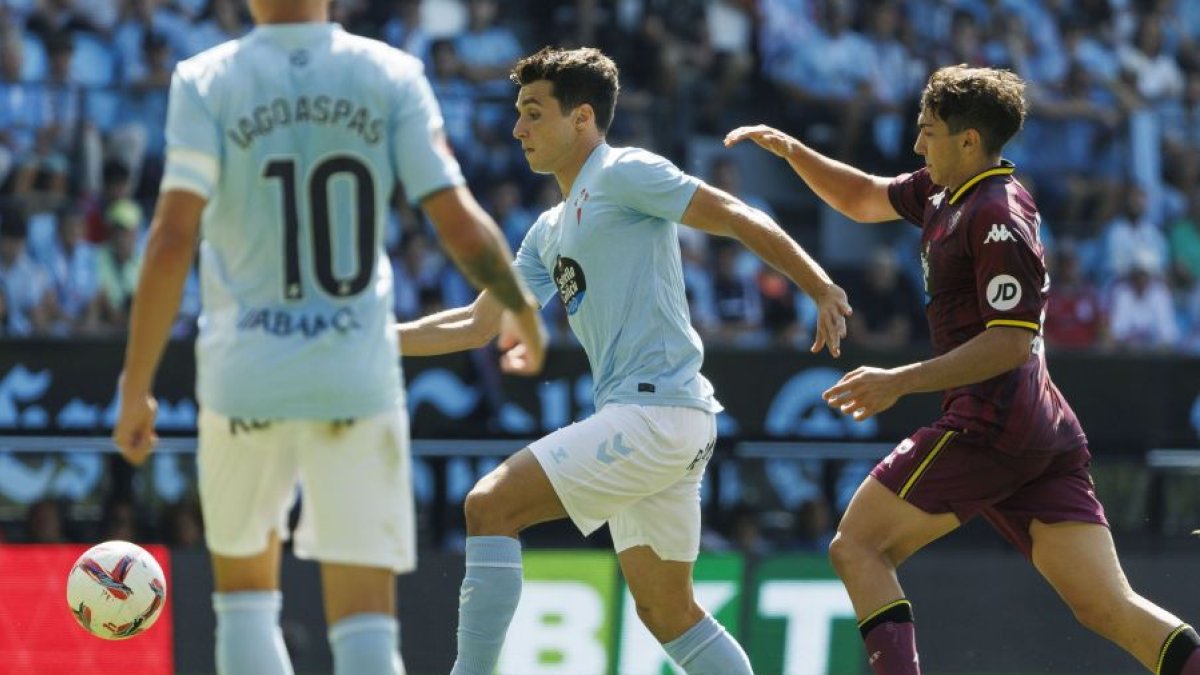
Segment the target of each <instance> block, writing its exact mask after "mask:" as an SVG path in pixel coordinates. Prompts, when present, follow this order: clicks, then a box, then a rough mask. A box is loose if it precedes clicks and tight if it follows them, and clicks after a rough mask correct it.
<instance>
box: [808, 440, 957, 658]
mask: <svg viewBox="0 0 1200 675" xmlns="http://www.w3.org/2000/svg"><path fill="white" fill-rule="evenodd" d="M955 436H956V434H955V432H953V431H948V430H945V429H934V428H926V429H921V430H919V431H918V432H916V433H915V434H913V435H912V436H911V437H910V438H909V439H906V440H905V441H904V442H902V443H900V444H899V445H898V446H896V448H895V449H894V450H893V451H892V453H891V454H890V455H888V456H887V457H886V458H884V460H883V461H881V462H880V463H879V464H878V465H877V466H876V467H875V469H874V470H873V471H872V472H871V475H870V476H868V477H867V478H866V479H865V480H864V481H863V483H862V485H860V486H859V488H858V491H857V492H855V494H854V497H853V498H852V499H851V500H850V505H849V506H848V507H847V508H846V513H845V515H844V516H843V517H842V520H841V522H840V523H839V524H838V531H837V534H836V535H835V536H834V538H833V541H832V542H831V543H830V545H829V559H830V562H831V563H832V564H833V568H834V570H835V571H836V572H837V574H838V576H839V577H840V578H841V579H842V583H843V584H844V585H845V587H846V592H847V593H848V594H849V595H850V600H851V602H852V603H853V605H854V612H855V615H856V616H857V618H858V622H859V631H860V633H861V634H862V637H863V641H864V642H865V644H866V648H867V658H868V661H869V663H870V664H871V668H872V670H873V672H875V673H877V674H879V675H885V674H886V675H900V674H903V675H910V674H914V673H919V672H920V665H919V659H918V657H917V648H916V631H915V626H914V622H913V612H912V605H911V603H910V602H909V601H908V599H907V598H906V597H905V595H904V590H903V588H901V586H900V581H899V579H898V578H897V576H896V568H897V567H899V565H900V564H901V563H902V562H904V561H905V560H906V559H908V557H909V556H911V555H912V554H913V553H915V552H916V551H918V550H920V549H921V548H922V547H924V546H925V545H926V544H929V543H930V542H932V541H934V540H936V539H938V538H939V537H942V536H944V535H946V534H947V533H949V532H951V531H953V530H954V529H956V528H957V527H958V526H959V524H960V520H959V517H958V516H957V515H956V514H955V513H953V512H951V511H949V509H948V508H946V507H945V506H943V504H944V503H945V502H944V501H942V500H941V499H940V498H938V499H935V495H938V494H939V493H945V492H946V491H947V490H948V489H949V486H950V485H952V484H953V483H954V481H955V479H956V478H957V477H958V476H959V474H960V473H961V471H962V470H961V469H960V468H959V466H958V464H959V461H960V458H958V457H954V456H953V455H950V454H948V450H949V449H951V448H952V447H953V446H954V441H955ZM948 457H949V459H948ZM918 488H919V489H918Z"/></svg>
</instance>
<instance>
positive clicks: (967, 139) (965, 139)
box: [960, 129, 983, 150]
mask: <svg viewBox="0 0 1200 675" xmlns="http://www.w3.org/2000/svg"><path fill="white" fill-rule="evenodd" d="M960 142H961V143H962V149H963V150H970V149H971V148H979V147H982V143H983V138H982V137H981V136H980V135H979V131H978V130H977V129H967V130H966V131H965V132H964V133H963V135H962V140H961V141H960Z"/></svg>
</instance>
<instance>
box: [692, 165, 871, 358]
mask: <svg viewBox="0 0 1200 675" xmlns="http://www.w3.org/2000/svg"><path fill="white" fill-rule="evenodd" d="M683 224H684V225H688V226H689V227H694V228H696V229H698V230H703V231H705V232H708V233H709V234H715V235H719V236H723V237H734V238H736V239H738V240H739V241H741V242H742V243H743V244H745V245H746V247H747V248H749V249H750V250H751V251H754V253H755V254H756V255H758V257H759V258H762V259H763V260H764V261H765V262H766V263H767V264H769V265H771V266H772V267H774V268H775V269H777V270H779V271H780V272H782V273H783V274H784V275H786V276H787V277H788V278H789V279H791V280H792V282H793V283H795V284H796V285H797V286H799V287H800V289H801V290H803V291H804V292H805V293H807V294H808V297H810V298H812V299H813V301H815V302H816V303H817V327H816V337H815V339H814V341H813V345H812V351H813V352H814V353H815V352H819V351H821V349H822V348H823V347H828V348H829V353H830V354H832V355H833V356H840V355H841V342H842V338H844V337H846V317H847V316H850V314H851V313H852V310H851V309H850V303H849V302H847V300H846V292H845V291H843V290H842V289H841V288H840V287H839V286H838V285H837V284H835V283H833V280H832V279H830V277H829V275H828V274H827V273H826V272H825V270H824V269H822V268H821V265H819V264H818V263H817V261H816V260H813V258H812V256H810V255H808V253H807V252H806V251H805V250H804V249H803V248H801V247H800V244H797V243H796V241H795V240H794V239H792V238H791V237H789V236H788V234H787V233H786V232H784V231H783V228H781V227H779V224H778V223H776V222H775V221H774V220H772V219H771V217H770V216H768V215H767V214H765V213H763V212H762V211H759V210H758V209H756V208H753V207H751V206H749V205H747V204H746V203H745V202H743V201H742V200H740V199H738V198H737V197H734V196H733V195H731V194H729V193H727V192H723V191H721V190H718V189H716V188H714V187H712V186H710V185H705V184H701V185H700V187H698V188H697V189H696V193H695V194H694V195H693V196H692V201H691V202H690V203H689V204H688V207H687V209H686V210H685V211H684V212H683Z"/></svg>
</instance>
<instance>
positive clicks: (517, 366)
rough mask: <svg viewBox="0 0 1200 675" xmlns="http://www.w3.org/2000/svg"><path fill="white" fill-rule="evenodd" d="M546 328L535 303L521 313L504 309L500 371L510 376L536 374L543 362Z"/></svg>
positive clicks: (499, 341) (500, 342)
mask: <svg viewBox="0 0 1200 675" xmlns="http://www.w3.org/2000/svg"><path fill="white" fill-rule="evenodd" d="M546 342H547V337H546V326H545V325H543V324H542V315H541V314H539V313H538V309H537V304H535V303H530V304H527V305H526V306H525V308H524V309H523V310H522V311H521V312H513V311H510V310H505V311H504V314H503V316H501V318H500V339H499V340H498V341H497V346H498V347H499V348H500V352H501V355H500V369H501V370H503V371H504V372H506V373H512V374H514V375H537V374H538V373H540V372H542V366H543V365H544V364H545V362H546Z"/></svg>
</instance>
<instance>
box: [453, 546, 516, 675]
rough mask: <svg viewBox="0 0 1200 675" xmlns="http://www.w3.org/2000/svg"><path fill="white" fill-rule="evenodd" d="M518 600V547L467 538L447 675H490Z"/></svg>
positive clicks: (498, 656) (494, 667)
mask: <svg viewBox="0 0 1200 675" xmlns="http://www.w3.org/2000/svg"><path fill="white" fill-rule="evenodd" d="M520 599H521V542H519V541H517V540H516V539H513V538H512V537H467V571H466V574H465V575H463V582H462V590H461V591H460V592H459V595H458V658H457V659H456V660H455V661H454V668H453V669H452V670H451V671H450V675H492V673H493V672H494V671H495V670H496V661H497V660H498V659H499V658H500V647H501V646H503V645H504V634H505V633H506V632H508V624H510V623H512V617H513V613H514V612H516V611H517V602H518V601H520Z"/></svg>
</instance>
